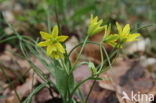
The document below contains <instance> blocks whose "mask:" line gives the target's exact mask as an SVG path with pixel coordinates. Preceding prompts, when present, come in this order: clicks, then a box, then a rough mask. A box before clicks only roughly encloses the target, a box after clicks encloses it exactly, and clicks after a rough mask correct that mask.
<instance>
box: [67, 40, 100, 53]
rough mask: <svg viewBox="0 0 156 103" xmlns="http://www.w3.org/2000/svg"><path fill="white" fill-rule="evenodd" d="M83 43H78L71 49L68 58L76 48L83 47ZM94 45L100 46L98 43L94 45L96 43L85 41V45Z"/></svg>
mask: <svg viewBox="0 0 156 103" xmlns="http://www.w3.org/2000/svg"><path fill="white" fill-rule="evenodd" d="M83 43H84V42H82V43H79V44H78V45H76V46H75V47H74V48H72V50H71V51H70V52H69V54H68V55H69V56H70V55H71V54H72V52H73V51H74V50H75V49H76V48H78V47H80V46H81V45H83ZM89 43H90V44H95V45H100V44H99V43H96V42H92V41H86V44H89Z"/></svg>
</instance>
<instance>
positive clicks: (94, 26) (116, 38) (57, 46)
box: [38, 15, 140, 59]
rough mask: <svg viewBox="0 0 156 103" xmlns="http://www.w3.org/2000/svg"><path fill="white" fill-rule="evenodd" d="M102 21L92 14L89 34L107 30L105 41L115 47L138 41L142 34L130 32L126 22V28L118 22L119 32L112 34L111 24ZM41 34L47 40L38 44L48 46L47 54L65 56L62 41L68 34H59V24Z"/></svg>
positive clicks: (57, 57)
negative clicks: (50, 31) (49, 31)
mask: <svg viewBox="0 0 156 103" xmlns="http://www.w3.org/2000/svg"><path fill="white" fill-rule="evenodd" d="M102 23H103V20H99V19H98V17H97V16H96V17H93V15H91V18H90V23H89V27H88V32H87V34H88V36H89V37H90V36H92V35H95V34H97V33H99V32H101V31H104V30H105V34H104V37H103V42H104V43H107V44H109V45H111V46H113V47H117V48H121V47H122V46H123V44H124V43H126V42H132V41H136V40H137V38H138V37H139V36H140V34H139V33H130V25H129V24H126V25H125V26H124V28H122V27H121V25H120V24H119V23H118V22H116V27H117V30H118V33H116V34H111V26H110V25H102ZM40 34H41V37H42V38H43V39H44V40H45V41H42V42H40V43H38V46H40V47H47V55H48V56H50V57H52V58H54V59H59V58H63V57H64V53H65V49H64V47H63V45H62V44H61V43H62V42H64V41H65V40H66V39H67V38H68V36H58V34H59V30H58V26H57V25H56V26H54V28H53V30H52V33H50V34H49V33H46V32H42V31H41V32H40Z"/></svg>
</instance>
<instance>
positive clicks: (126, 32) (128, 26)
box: [122, 24, 130, 35]
mask: <svg viewBox="0 0 156 103" xmlns="http://www.w3.org/2000/svg"><path fill="white" fill-rule="evenodd" d="M129 32H130V25H129V24H126V26H125V27H124V28H123V31H122V34H123V35H126V34H129Z"/></svg>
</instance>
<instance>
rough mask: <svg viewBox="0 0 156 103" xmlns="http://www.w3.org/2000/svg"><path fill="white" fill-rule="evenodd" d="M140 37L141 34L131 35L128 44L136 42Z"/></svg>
mask: <svg viewBox="0 0 156 103" xmlns="http://www.w3.org/2000/svg"><path fill="white" fill-rule="evenodd" d="M139 36H140V34H139V33H133V34H129V35H128V37H127V40H126V41H127V42H132V41H136V40H137V38H138V37H139Z"/></svg>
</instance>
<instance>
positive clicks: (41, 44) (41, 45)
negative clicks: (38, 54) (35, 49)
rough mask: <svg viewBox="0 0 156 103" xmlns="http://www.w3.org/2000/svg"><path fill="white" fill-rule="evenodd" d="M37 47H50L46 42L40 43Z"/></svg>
mask: <svg viewBox="0 0 156 103" xmlns="http://www.w3.org/2000/svg"><path fill="white" fill-rule="evenodd" d="M37 45H38V46H40V47H44V46H47V45H48V42H46V41H43V42H39V43H38V44H37Z"/></svg>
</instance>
